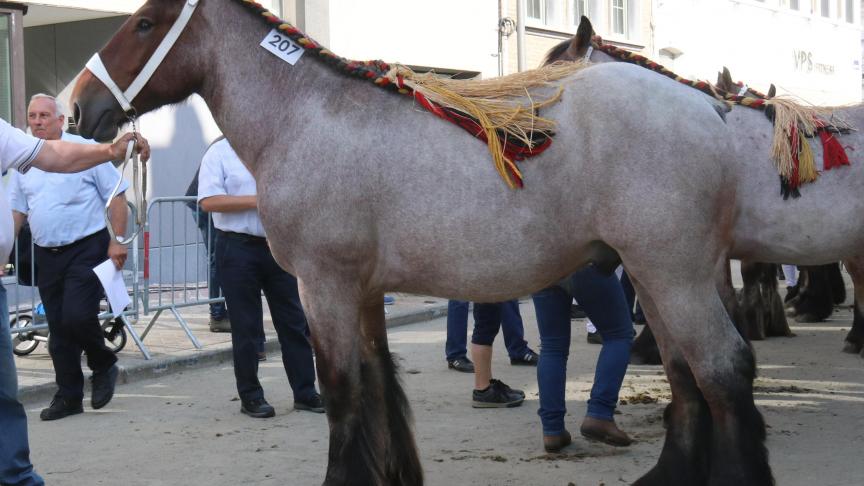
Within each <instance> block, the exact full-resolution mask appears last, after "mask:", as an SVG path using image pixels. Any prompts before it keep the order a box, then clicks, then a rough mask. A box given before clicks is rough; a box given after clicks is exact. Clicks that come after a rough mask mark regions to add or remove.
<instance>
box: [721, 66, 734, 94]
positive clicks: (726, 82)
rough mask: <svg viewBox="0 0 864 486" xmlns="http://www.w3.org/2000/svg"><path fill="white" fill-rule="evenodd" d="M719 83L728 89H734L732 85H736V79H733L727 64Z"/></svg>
mask: <svg viewBox="0 0 864 486" xmlns="http://www.w3.org/2000/svg"><path fill="white" fill-rule="evenodd" d="M717 84H718V85H719V86H721V87H722V88H723V89H725V90H726V91H732V90H733V88H732V87H733V86H735V81H732V73H730V72H729V68H727V67H726V66H723V73H721V74H720V79H719V81H718V82H717Z"/></svg>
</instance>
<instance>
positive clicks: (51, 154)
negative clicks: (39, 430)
mask: <svg viewBox="0 0 864 486" xmlns="http://www.w3.org/2000/svg"><path fill="white" fill-rule="evenodd" d="M133 138H134V136H133V135H132V134H126V135H124V136H123V137H122V138H121V139H120V140H118V141H117V142H115V143H114V144H100V145H81V144H74V143H69V142H64V141H60V140H52V141H44V140H40V139H38V138H35V137H31V136H29V135H27V134H25V133H24V132H22V131H21V130H18V129H16V128H15V127H12V126H11V125H9V123H7V122H6V121H5V120H2V119H0V168H2V171H6V170H9V169H17V170H18V171H19V172H26V171H27V170H28V169H30V167H38V168H40V169H42V170H46V171H52V172H76V171H81V170H85V169H89V168H90V167H93V166H96V165H98V164H101V163H103V162H106V161H108V160H119V159H121V158H122V157H124V155H125V153H126V144H127V143H128V142H129V141H130V140H132V139H133ZM138 143H139V145H138V147H139V149H138V150H139V153H140V154H141V156H142V159H143V160H145V161H146V160H147V159H149V158H150V146H149V144H148V143H147V141H146V140H145V139H144V138H142V137H138ZM12 232H13V228H12V212H11V210H10V209H9V205H8V200H7V198H6V194H5V190H4V189H3V186H2V185H0V260H3V259H5V258H6V257H7V256H8V255H9V253H10V251H11V250H12V245H13V241H14V237H13V233H12ZM5 264H6V262H5V260H4V261H0V269H2V268H3V267H4V266H5ZM0 430H2V431H3V432H2V433H0V484H14V485H16V486H43V485H44V484H45V483H44V481H43V480H42V478H40V477H39V475H38V474H36V473H35V472H34V471H33V466H32V464H31V463H30V449H29V446H28V443H27V416H26V415H25V414H24V408H23V407H22V406H21V403H20V402H18V377H17V374H16V371H15V360H14V358H13V355H12V340H11V338H10V335H9V309H8V306H7V301H6V289H5V288H4V287H3V286H2V285H0Z"/></svg>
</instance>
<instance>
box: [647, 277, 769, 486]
mask: <svg viewBox="0 0 864 486" xmlns="http://www.w3.org/2000/svg"><path fill="white" fill-rule="evenodd" d="M669 270H670V269H669V268H667V275H666V280H665V281H666V282H671V284H668V283H667V284H664V283H663V282H662V281H651V282H650V283H647V284H646V282H645V281H641V280H640V281H641V282H642V284H643V287H644V288H645V292H643V293H644V294H647V295H650V296H651V299H652V308H653V309H654V310H655V312H657V313H658V315H659V317H660V318H661V320H660V321H659V323H660V325H659V326H658V325H655V327H654V332H655V334H656V335H657V338H658V342H659V343H661V351H662V352H663V353H664V357H663V358H664V362H665V363H669V364H667V372H668V371H672V373H673V374H670V377H669V378H670V383H671V381H672V380H673V379H674V380H675V381H676V382H678V389H679V391H678V393H679V395H681V394H682V391H681V390H682V389H683V392H684V395H683V396H684V399H685V401H686V402H689V403H687V404H685V405H678V406H680V407H686V408H687V410H685V412H684V413H679V414H678V415H676V413H675V408H672V409H671V412H670V413H671V416H670V430H683V433H681V436H680V437H677V438H675V437H670V438H671V439H673V440H674V443H673V446H672V447H679V448H682V447H687V446H688V443H687V442H686V441H687V440H690V441H691V443H690V444H695V445H689V448H690V450H691V452H690V457H691V458H692V459H693V460H695V461H696V464H700V457H703V456H702V452H701V451H700V450H699V447H703V448H704V445H703V443H702V442H701V440H704V439H700V438H698V437H696V436H695V435H694V432H695V431H697V430H699V429H700V425H701V424H702V422H701V421H702V420H704V418H702V417H704V415H702V413H700V412H698V410H699V408H698V406H697V405H695V404H694V403H700V402H698V401H697V398H696V397H697V394H696V392H695V391H694V386H693V384H694V383H695V385H696V386H697V387H698V391H699V392H701V397H702V399H703V400H704V403H705V404H707V406H708V408H709V410H710V416H711V426H710V433H709V434H706V435H705V436H706V437H709V439H708V440H709V441H710V442H709V444H710V445H709V451H708V456H707V457H708V458H709V459H708V479H707V481H705V482H704V483H707V484H708V485H710V486H721V485H723V486H725V485H730V484H734V485H736V486H751V485H752V486H757V485H758V486H763V485H770V484H773V481H774V480H773V477H772V475H771V469H770V467H769V465H768V453H767V450H766V449H765V445H764V441H765V423H764V421H763V419H762V415H761V414H760V413H759V411H758V410H757V409H756V405H755V403H754V400H753V379H754V376H755V373H756V364H755V360H754V358H753V354H752V352H751V350H750V347H749V346H748V345H747V343H746V342H745V341H744V340H743V339H742V338H741V336H740V335H739V334H738V332H737V331H736V329H735V328H734V326H732V323H731V322H730V320H729V317H728V316H727V314H726V310H725V309H724V307H723V303H722V302H721V300H720V298H719V296H718V294H717V289H716V284H715V283H714V281H713V279H712V278H711V276H706V275H701V276H700V275H698V274H695V273H694V272H692V271H688V270H683V269H681V270H679V271H677V272H673V274H671V275H670V274H669ZM634 273H635V272H634ZM647 275H649V276H650V275H651V272H647ZM641 276H642V275H641V274H638V273H637V274H636V277H637V279H640V277H641ZM661 327H662V330H661ZM682 358H683V359H682ZM670 361H671V363H670ZM685 363H686V365H685ZM687 368H689V371H690V373H691V375H690V376H692V381H688V375H687V373H686V369H687ZM676 399H677V398H676ZM676 399H673V402H674V401H675V400H676ZM700 406H701V405H700ZM694 409H695V410H697V411H694ZM687 421H689V422H687ZM694 422H695V424H694ZM682 445H683V446H682ZM666 451H667V449H666V448H665V446H664V452H666ZM675 459H678V457H675V455H674V454H670V453H667V454H666V456H665V457H664V456H661V461H660V462H658V465H657V467H655V469H654V470H652V471H651V473H649V474H648V475H646V476H645V478H643V480H640V482H639V483H638V484H651V485H654V484H657V485H660V484H703V481H701V480H699V478H697V480H695V481H686V482H682V481H680V480H678V478H677V477H676V476H675V475H674V471H675V470H676V468H680V467H681V465H680V464H675V463H674V462H672V461H673V460H675Z"/></svg>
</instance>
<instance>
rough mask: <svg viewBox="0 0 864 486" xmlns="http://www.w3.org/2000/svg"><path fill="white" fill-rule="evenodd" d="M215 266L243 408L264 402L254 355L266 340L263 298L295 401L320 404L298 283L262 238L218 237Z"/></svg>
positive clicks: (255, 355)
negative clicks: (227, 311)
mask: <svg viewBox="0 0 864 486" xmlns="http://www.w3.org/2000/svg"><path fill="white" fill-rule="evenodd" d="M216 261H217V265H218V268H219V274H220V275H221V276H222V277H223V278H222V282H221V283H222V290H223V291H224V293H225V300H226V302H227V304H228V306H229V307H230V308H231V309H232V312H233V314H232V318H231V342H232V345H233V355H234V376H235V378H236V380H237V391H238V393H239V395H240V399H241V400H242V401H243V402H244V403H250V402H253V401H256V400H263V398H264V389H263V388H262V387H261V383H260V382H259V381H258V351H259V347H260V342H261V336H262V335H263V334H264V314H263V306H262V302H261V292H262V291H263V292H264V296H265V297H266V298H267V304H268V306H269V307H270V315H271V316H272V318H273V326H274V327H275V328H276V333H277V334H278V336H279V344H280V345H281V348H282V364H283V365H284V367H285V372H286V374H287V375H288V382H289V383H290V385H291V390H292V391H293V392H294V401H295V402H299V403H310V402H314V401H316V400H318V393H317V392H316V390H315V368H314V363H313V360H312V347H311V345H310V343H309V327H308V326H307V324H306V316H305V314H304V313H303V308H302V306H301V305H300V297H299V295H298V293H297V280H296V279H295V278H294V276H293V275H291V274H289V273H287V272H286V271H284V270H282V269H281V268H280V267H279V265H278V264H277V263H276V261H275V260H274V259H273V255H272V254H271V253H270V248H269V247H268V246H267V242H266V240H264V239H263V238H254V237H243V236H240V235H236V234H226V233H221V232H220V233H219V234H218V236H217V238H216Z"/></svg>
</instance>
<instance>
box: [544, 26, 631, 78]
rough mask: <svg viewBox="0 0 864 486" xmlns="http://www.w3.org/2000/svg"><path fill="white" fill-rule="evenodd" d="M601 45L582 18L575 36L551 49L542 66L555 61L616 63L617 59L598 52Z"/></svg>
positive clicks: (590, 27)
mask: <svg viewBox="0 0 864 486" xmlns="http://www.w3.org/2000/svg"><path fill="white" fill-rule="evenodd" d="M602 43H603V41H602V40H601V39H600V37H599V36H598V35H597V34H595V33H594V27H593V26H592V25H591V21H589V20H588V17H586V16H584V15H583V16H582V19H581V20H580V21H579V27H578V28H577V29H576V35H575V36H573V38H572V39H570V40H565V41H562V42H561V43H560V44H558V45H557V46H555V47H553V48H552V49H551V50H550V51H549V52H548V53H547V54H546V59H544V60H543V65H544V66H545V65H547V64H552V63H553V62H556V61H571V62H576V61H579V60H582V59H584V60H586V61H591V62H617V61H619V59H615V58H614V57H612V56H610V55H609V54H606V53H605V52H603V51H600V50H599V49H598V48H599V47H600V45H601V44H602Z"/></svg>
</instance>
